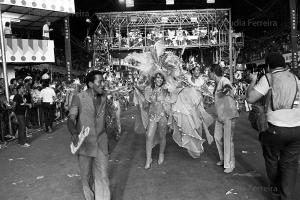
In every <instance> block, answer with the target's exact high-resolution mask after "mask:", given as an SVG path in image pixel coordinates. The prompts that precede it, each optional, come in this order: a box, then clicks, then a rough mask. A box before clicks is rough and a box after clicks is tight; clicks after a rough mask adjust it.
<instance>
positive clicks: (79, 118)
mask: <svg viewBox="0 0 300 200" xmlns="http://www.w3.org/2000/svg"><path fill="white" fill-rule="evenodd" d="M86 85H87V88H88V89H87V90H86V91H82V92H81V93H79V94H78V95H75V96H74V97H73V99H72V104H71V108H70V113H69V119H68V129H69V131H70V132H71V137H72V141H73V143H74V145H77V144H78V135H79V133H80V131H81V129H82V127H89V128H90V132H89V135H88V136H87V137H86V138H85V140H84V142H83V143H82V146H81V147H80V149H79V150H78V153H77V156H78V162H79V168H80V175H81V181H82V186H83V192H84V197H85V200H110V191H109V180H108V174H107V166H108V140H107V134H106V129H105V108H106V94H105V92H104V89H103V88H104V87H103V86H104V80H103V77H102V74H101V72H99V71H92V72H90V73H89V74H87V76H86Z"/></svg>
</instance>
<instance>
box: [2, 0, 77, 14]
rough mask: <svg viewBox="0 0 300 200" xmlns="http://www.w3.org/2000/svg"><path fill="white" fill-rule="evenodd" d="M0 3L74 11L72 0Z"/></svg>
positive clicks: (58, 10)
mask: <svg viewBox="0 0 300 200" xmlns="http://www.w3.org/2000/svg"><path fill="white" fill-rule="evenodd" d="M0 4H7V5H12V6H20V7H27V8H36V9H42V10H51V11H57V12H65V13H72V14H74V13H75V4H74V0H51V1H50V0H0Z"/></svg>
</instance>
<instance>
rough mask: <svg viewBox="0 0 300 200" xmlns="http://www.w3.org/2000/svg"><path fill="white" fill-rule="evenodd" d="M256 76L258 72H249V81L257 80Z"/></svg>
mask: <svg viewBox="0 0 300 200" xmlns="http://www.w3.org/2000/svg"><path fill="white" fill-rule="evenodd" d="M257 76H258V72H254V73H250V79H251V82H252V83H253V82H254V83H256V81H257Z"/></svg>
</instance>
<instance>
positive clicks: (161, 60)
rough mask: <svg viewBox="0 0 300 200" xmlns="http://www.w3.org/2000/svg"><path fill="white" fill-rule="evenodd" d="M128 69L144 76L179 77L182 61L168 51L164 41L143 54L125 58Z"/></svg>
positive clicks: (134, 54) (133, 54)
mask: <svg viewBox="0 0 300 200" xmlns="http://www.w3.org/2000/svg"><path fill="white" fill-rule="evenodd" d="M125 63H126V65H127V66H128V67H132V68H135V69H137V70H139V71H140V72H141V73H142V74H143V75H146V76H150V77H151V76H153V75H154V74H156V73H158V72H160V73H162V74H164V75H165V76H172V77H176V76H179V75H180V73H181V69H182V60H181V58H179V57H178V56H176V55H175V54H174V53H173V52H170V51H166V48H165V45H164V44H163V42H162V41H158V42H156V43H155V45H154V47H152V48H150V50H149V51H147V52H143V53H131V54H129V55H128V56H127V57H126V58H125Z"/></svg>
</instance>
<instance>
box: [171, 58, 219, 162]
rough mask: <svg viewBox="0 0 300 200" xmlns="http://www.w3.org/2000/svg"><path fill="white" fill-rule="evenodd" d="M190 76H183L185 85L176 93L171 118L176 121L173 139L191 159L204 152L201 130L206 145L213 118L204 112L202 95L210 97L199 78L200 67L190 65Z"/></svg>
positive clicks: (209, 139) (211, 139)
mask: <svg viewBox="0 0 300 200" xmlns="http://www.w3.org/2000/svg"><path fill="white" fill-rule="evenodd" d="M188 70H189V72H190V74H185V76H184V77H185V80H184V82H185V85H186V87H184V89H182V90H181V91H180V92H179V93H178V98H177V101H176V103H175V104H174V105H173V106H172V110H173V117H174V119H175V121H176V126H174V132H173V139H174V141H175V142H176V143H177V144H178V145H179V146H181V147H184V148H186V149H187V150H188V152H189V154H190V155H191V156H192V157H193V158H199V157H200V155H201V153H202V152H203V151H204V148H203V142H205V140H204V139H203V138H202V130H204V132H205V135H206V139H207V140H208V143H209V144H211V143H212V141H213V137H212V136H211V135H210V133H209V130H208V127H209V126H210V125H211V124H212V123H213V118H212V117H211V116H210V115H209V114H208V113H207V112H206V111H205V109H204V105H203V95H205V96H211V95H210V93H209V90H208V87H207V85H206V84H205V80H204V78H203V77H201V73H200V66H199V65H198V64H197V63H190V65H189V68H188Z"/></svg>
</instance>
